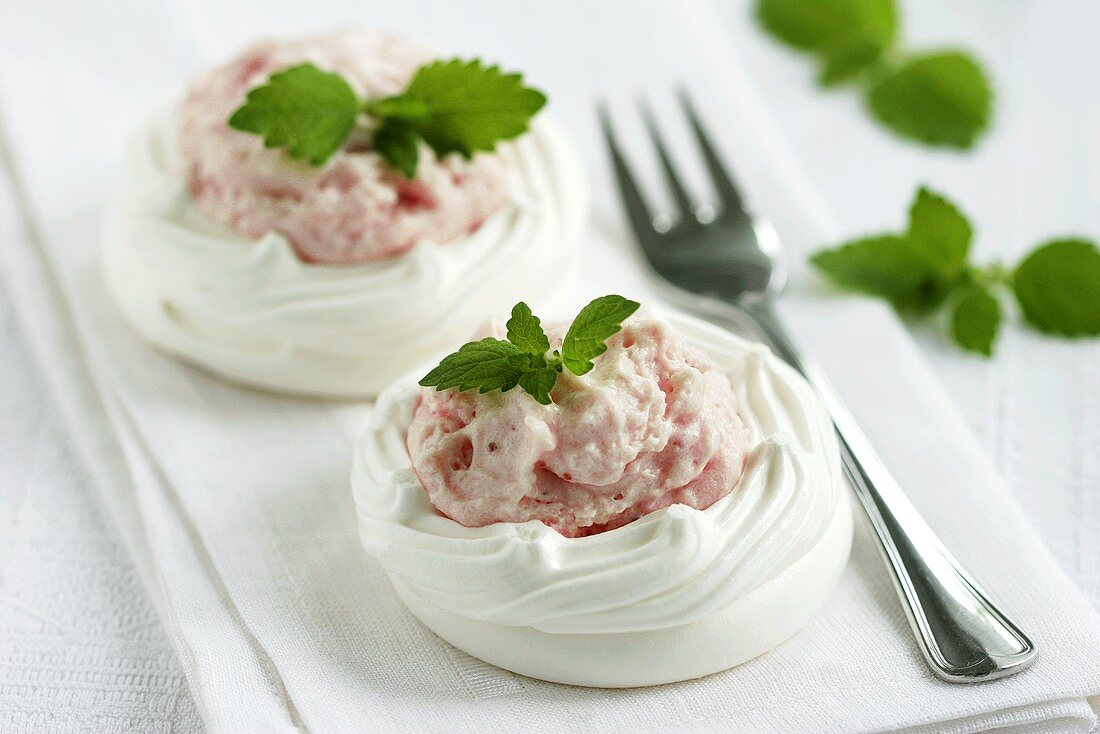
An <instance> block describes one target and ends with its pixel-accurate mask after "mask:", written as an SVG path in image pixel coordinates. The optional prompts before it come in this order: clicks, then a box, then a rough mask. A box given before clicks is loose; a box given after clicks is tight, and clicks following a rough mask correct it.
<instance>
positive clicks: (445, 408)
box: [408, 318, 748, 538]
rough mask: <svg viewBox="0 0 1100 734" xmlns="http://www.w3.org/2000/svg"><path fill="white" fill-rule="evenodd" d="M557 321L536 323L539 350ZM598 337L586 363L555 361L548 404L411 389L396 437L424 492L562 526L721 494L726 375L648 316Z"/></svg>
mask: <svg viewBox="0 0 1100 734" xmlns="http://www.w3.org/2000/svg"><path fill="white" fill-rule="evenodd" d="M565 332H566V329H565V327H564V326H559V327H556V328H552V329H550V330H549V343H550V347H551V349H559V350H560V349H561V346H562V341H563V339H564V338H565ZM482 335H483V336H494V337H498V338H503V337H504V336H505V330H504V327H503V325H497V326H495V327H489V328H488V329H485V330H483V332H482ZM607 346H608V348H607V352H606V353H605V354H604V355H603V356H601V357H600V358H599V360H598V361H597V362H596V364H595V367H594V368H593V369H592V370H591V371H590V372H588V373H587V374H585V375H583V376H577V375H574V374H572V373H571V372H568V371H564V372H563V373H562V375H561V378H559V379H558V380H557V384H556V385H555V387H554V389H553V392H552V393H551V395H552V398H553V402H552V403H551V404H550V405H541V404H539V403H538V402H537V401H535V400H532V399H531V396H530V395H528V394H527V393H526V392H524V391H522V390H510V391H508V392H504V393H500V392H490V393H486V394H478V393H475V392H469V391H467V392H457V391H455V390H449V391H446V392H437V391H430V390H425V392H424V394H422V395H421V397H420V400H419V402H418V404H417V406H416V409H415V411H414V412H413V417H412V422H411V424H410V425H409V431H408V446H409V455H410V456H411V457H412V465H413V468H414V470H415V471H416V474H417V477H418V478H419V479H420V483H421V484H422V485H423V486H424V489H425V490H426V491H427V493H428V496H429V498H430V499H431V502H432V504H433V505H435V507H436V508H437V509H438V510H439V511H440V512H442V513H443V514H444V515H446V516H448V517H450V518H452V519H454V520H455V521H457V522H459V523H460V524H462V525H465V526H467V527H480V526H482V525H489V524H492V523H495V522H526V521H528V520H538V521H541V522H543V523H545V524H546V525H548V526H549V527H551V528H554V529H555V530H557V531H558V532H560V533H561V534H562V535H564V536H565V537H569V538H572V537H579V536H584V535H591V534H593V533H599V532H602V531H605V530H611V529H613V528H617V527H619V526H622V525H625V524H627V523H629V522H631V521H633V520H636V519H637V518H639V517H641V516H643V515H647V514H649V513H651V512H654V511H656V510H659V509H661V508H664V507H668V506H669V505H673V504H681V505H687V506H688V507H694V508H696V509H699V510H703V509H706V508H707V507H710V506H711V505H712V504H714V502H716V501H717V500H719V499H721V498H722V497H725V496H726V495H727V494H729V492H730V491H731V490H732V489H733V488H734V486H735V485H736V484H737V480H738V478H739V477H740V476H741V470H742V467H743V465H744V459H745V453H746V451H747V449H748V431H747V430H746V429H745V427H744V424H743V423H742V422H741V419H740V417H739V416H738V415H737V400H736V398H735V397H734V394H733V390H732V388H731V386H730V382H729V378H728V377H727V376H726V375H725V374H723V373H722V372H721V371H719V370H718V369H716V368H715V367H714V366H713V365H712V364H711V363H710V361H709V360H708V359H707V358H706V356H705V355H704V354H702V353H701V352H700V351H699V350H697V349H694V348H693V347H691V346H689V345H688V344H687V343H686V342H685V341H684V339H683V338H682V337H681V336H679V335H678V334H676V333H674V332H673V331H672V329H671V328H670V327H669V326H668V325H667V324H665V323H664V322H662V321H658V320H656V319H652V318H633V319H631V320H630V321H628V322H627V323H626V324H625V325H624V326H623V328H622V331H620V332H619V333H618V334H615V335H614V336H612V337H611V338H610V339H609V340H608V342H607Z"/></svg>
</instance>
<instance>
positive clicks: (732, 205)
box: [676, 87, 746, 214]
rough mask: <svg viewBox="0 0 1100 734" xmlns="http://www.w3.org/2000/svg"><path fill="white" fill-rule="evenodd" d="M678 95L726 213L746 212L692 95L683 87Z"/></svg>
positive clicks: (739, 194) (678, 91)
mask: <svg viewBox="0 0 1100 734" xmlns="http://www.w3.org/2000/svg"><path fill="white" fill-rule="evenodd" d="M676 96H677V97H678V98H679V100H680V107H682V108H683V110H684V115H685V116H687V118H688V122H689V123H691V130H692V132H693V133H694V134H695V142H696V143H697V144H698V145H699V150H700V152H701V153H702V155H703V163H704V164H705V165H706V167H707V172H708V173H709V174H710V179H711V183H712V184H713V185H714V189H715V191H716V192H717V193H718V200H719V201H720V202H721V203H722V206H723V207H724V208H725V211H726V213H728V214H745V213H746V212H745V206H744V204H743V203H742V201H741V193H740V192H739V191H738V190H737V186H736V185H735V184H734V183H733V178H732V177H731V176H730V174H729V172H728V171H727V170H726V166H725V164H723V163H722V158H721V157H720V156H719V155H718V151H716V150H715V148H714V144H713V143H712V142H711V140H710V136H709V135H707V133H706V130H705V129H704V128H703V123H702V122H701V121H700V120H699V115H698V113H696V111H695V105H694V104H693V103H692V101H691V97H689V96H688V93H687V90H686V89H684V88H683V87H681V88H680V89H678V90H677V91H676Z"/></svg>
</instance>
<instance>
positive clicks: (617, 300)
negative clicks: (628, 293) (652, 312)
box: [561, 295, 640, 375]
mask: <svg viewBox="0 0 1100 734" xmlns="http://www.w3.org/2000/svg"><path fill="white" fill-rule="evenodd" d="M639 305H640V304H638V303H637V302H635V301H631V300H628V299H626V298H623V297H622V296H615V295H611V296H603V297H601V298H597V299H596V300H594V301H592V302H591V303H589V304H588V305H587V306H585V307H584V308H583V309H581V312H580V313H579V314H577V318H575V319H573V323H572V324H570V326H569V331H567V332H566V334H565V340H564V341H563V342H562V346H561V360H562V363H563V364H564V365H565V366H566V367H567V368H569V371H570V372H572V373H573V374H574V375H583V374H585V373H586V372H588V371H589V370H591V369H592V360H593V359H595V358H596V357H598V356H600V355H601V354H603V353H604V352H606V351H607V344H606V343H605V341H606V340H607V339H608V338H609V337H611V336H612V335H614V334H617V333H618V332H619V330H620V329H621V328H622V322H623V321H625V320H626V319H627V318H628V317H629V316H630V315H631V314H633V313H634V312H635V311H637V310H638V306H639Z"/></svg>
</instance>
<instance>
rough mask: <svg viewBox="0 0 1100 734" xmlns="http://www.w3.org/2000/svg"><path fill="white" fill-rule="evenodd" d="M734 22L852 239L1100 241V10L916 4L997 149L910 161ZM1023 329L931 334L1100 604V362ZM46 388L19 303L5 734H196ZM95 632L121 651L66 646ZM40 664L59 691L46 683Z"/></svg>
mask: <svg viewBox="0 0 1100 734" xmlns="http://www.w3.org/2000/svg"><path fill="white" fill-rule="evenodd" d="M721 5H722V6H723V7H722V12H723V14H724V17H726V18H727V20H728V31H729V36H730V42H731V44H733V45H734V47H735V48H736V50H737V52H738V53H739V55H740V56H741V57H742V59H743V60H745V61H746V63H747V65H748V67H749V69H750V70H751V72H752V74H753V75H754V78H755V79H756V81H757V84H758V87H759V88H760V91H761V93H762V94H763V95H764V97H765V98H766V99H767V101H768V103H769V105H770V107H771V111H772V113H773V116H774V118H775V119H776V120H777V122H778V124H779V125H780V126H781V128H782V129H783V132H784V134H785V135H786V137H787V138H788V140H789V141H790V143H791V146H792V147H793V149H794V151H795V153H796V155H797V157H798V158H799V159H800V161H801V162H802V163H803V165H804V167H805V168H806V170H807V171H808V173H809V174H810V176H811V177H812V179H813V180H814V182H815V184H816V185H817V187H818V189H819V190H820V191H821V192H822V194H823V195H824V197H825V198H826V200H827V202H828V204H829V206H830V207H831V209H832V211H833V213H834V214H835V215H836V217H837V219H838V220H839V221H840V222H841V224H842V226H843V228H844V230H845V232H846V233H848V234H851V235H857V234H864V233H868V232H871V231H876V230H880V229H896V228H899V227H900V226H901V225H902V223H903V221H904V216H905V211H906V209H907V207H908V204H909V200H910V198H911V196H912V194H913V191H914V190H915V187H916V186H917V185H918V184H919V183H926V184H928V185H930V186H932V187H934V188H937V189H939V190H941V191H943V192H944V193H946V194H948V195H949V196H951V197H952V198H953V199H955V200H956V201H957V202H958V203H959V204H960V205H961V206H962V208H963V209H964V210H965V211H966V212H967V213H968V214H969V215H970V216H971V218H972V220H973V221H974V223H975V225H976V231H977V237H976V242H975V251H976V255H977V256H978V257H979V258H982V259H994V258H1002V259H1004V260H1005V261H1008V262H1011V261H1014V260H1015V259H1016V258H1017V257H1018V256H1019V255H1020V254H1021V253H1022V252H1025V251H1026V250H1027V249H1029V248H1030V247H1032V246H1033V245H1034V244H1036V243H1038V242H1040V241H1042V240H1044V239H1045V238H1048V237H1051V236H1055V235H1062V234H1083V235H1086V236H1091V237H1100V210H1098V204H1100V93H1098V92H1097V89H1098V87H1097V84H1096V80H1095V79H1094V78H1093V76H1092V75H1093V74H1094V73H1095V70H1096V68H1097V64H1096V58H1095V51H1094V50H1093V49H1094V47H1093V45H1092V43H1093V41H1092V38H1091V37H1092V36H1093V35H1094V34H1095V29H1096V28H1097V27H1098V21H1100V9H1097V7H1096V5H1095V4H1093V3H1088V2H1085V1H1084V0H1082V1H1081V2H1077V3H1070V2H1042V3H1039V2H1024V1H1023V0H985V1H979V0H955V1H954V2H948V1H946V0H945V1H943V2H941V1H939V0H923V1H922V2H920V3H918V2H915V1H910V2H903V3H902V5H903V9H904V19H903V31H902V32H903V35H904V37H905V40H906V43H907V44H908V45H909V46H911V47H934V46H941V45H946V44H952V43H957V44H963V45H966V46H967V47H969V48H972V49H974V50H975V51H976V52H977V53H978V55H979V56H980V57H982V58H983V59H984V60H985V61H986V62H987V64H988V66H989V67H990V69H991V70H992V74H993V76H994V82H995V86H996V90H997V106H996V118H995V121H994V130H993V132H992V133H991V134H990V135H989V136H987V137H986V138H985V139H984V140H983V141H982V143H981V145H980V147H979V148H978V150H977V151H976V152H974V153H971V154H968V155H958V154H953V153H944V152H936V151H932V150H928V149H923V148H919V147H913V146H909V145H906V144H902V143H898V142H896V141H895V140H893V139H892V138H890V137H889V136H888V135H887V134H885V133H883V132H882V131H881V130H880V129H879V128H878V127H876V126H875V125H874V124H873V123H871V122H869V121H868V118H867V117H866V116H865V115H864V114H863V113H862V110H861V106H860V100H859V98H858V96H857V95H855V94H854V93H851V92H848V91H834V92H828V93H822V92H820V91H818V90H817V89H816V88H815V87H814V86H813V84H812V77H813V70H812V66H811V64H810V63H809V62H808V61H807V60H806V59H804V58H802V57H800V56H797V55H795V54H792V53H790V52H788V51H786V50H785V49H782V48H780V47H778V46H776V45H775V44H773V43H772V42H770V41H769V40H768V39H767V38H766V37H764V36H763V35H762V34H761V33H760V32H759V31H758V29H757V28H756V27H755V26H753V25H752V23H751V22H749V21H748V20H747V19H748V14H749V13H748V5H747V3H744V2H723V3H722V4H721ZM2 111H3V108H2V100H0V112H2ZM15 211H16V204H15V203H14V202H12V201H2V202H0V236H7V228H10V227H15V226H17V225H16V219H15V217H14V213H15ZM822 244H827V243H822ZM1012 321H1014V320H1013V319H1010V326H1009V327H1008V328H1006V329H1005V331H1004V333H1003V334H1002V338H1001V340H1000V342H999V343H998V349H997V356H996V357H995V358H994V359H993V360H990V361H986V360H981V359H979V358H975V357H971V356H969V355H966V354H963V353H962V352H960V351H958V350H956V349H955V348H954V347H952V346H951V345H950V344H949V343H948V342H947V341H946V340H945V339H944V338H943V336H942V334H943V329H942V324H940V323H937V322H936V320H935V319H932V320H930V321H929V322H927V323H922V324H915V325H914V326H913V331H914V333H915V334H916V335H917V337H918V339H919V340H920V342H921V345H922V347H923V351H924V352H925V354H926V356H927V357H928V359H929V360H930V361H931V362H932V364H933V366H934V367H935V369H936V371H937V372H938V373H939V375H940V376H941V378H942V380H943V381H944V383H945V384H946V385H947V387H948V389H949V390H950V391H951V393H952V394H953V395H954V397H955V399H956V401H957V403H958V404H959V406H960V408H961V410H962V411H963V413H964V415H965V416H966V417H967V419H968V421H969V423H970V425H971V426H972V427H973V428H974V430H975V431H976V432H977V433H978V435H979V436H980V437H981V438H982V440H983V442H984V444H985V445H986V447H987V450H988V451H989V453H990V454H991V455H992V456H993V457H994V458H995V460H996V461H997V463H998V464H999V465H1000V466H1002V467H1003V473H1004V475H1005V477H1006V478H1007V479H1008V481H1009V483H1010V484H1011V486H1012V488H1013V490H1014V491H1015V492H1016V494H1017V496H1018V497H1019V498H1020V501H1021V503H1022V504H1023V505H1024V507H1025V509H1026V510H1027V511H1028V512H1029V513H1030V514H1031V516H1032V517H1033V518H1034V521H1035V523H1036V525H1037V526H1038V527H1039V529H1040V530H1041V532H1042V533H1043V535H1044V537H1045V538H1046V540H1047V543H1048V545H1049V546H1050V548H1051V549H1052V550H1053V551H1054V553H1055V554H1056V555H1057V557H1058V558H1059V560H1060V561H1061V562H1062V564H1063V566H1064V567H1065V569H1066V570H1067V571H1068V572H1069V574H1070V575H1071V576H1072V577H1073V578H1074V579H1075V580H1076V581H1077V583H1078V584H1079V585H1080V586H1081V587H1082V589H1083V590H1084V591H1085V592H1086V594H1087V595H1089V597H1090V598H1091V599H1092V600H1093V602H1094V603H1100V568H1098V565H1100V532H1098V531H1100V494H1098V493H1100V459H1098V458H1097V448H1096V447H1097V444H1098V442H1100V416H1098V409H1100V405H1098V403H1100V395H1098V393H1100V343H1095V342H1093V343H1084V342H1078V343H1070V342H1063V341H1059V340H1053V339H1047V338H1044V337H1041V336H1038V335H1036V334H1034V333H1033V332H1030V331H1028V330H1026V329H1025V328H1023V327H1020V326H1018V325H1017V324H1015V323H1011V322H1012ZM35 373H36V369H35V366H34V364H33V361H32V360H31V358H30V356H29V354H28V352H27V350H26V348H25V347H24V346H23V343H22V337H21V335H20V334H19V333H18V331H17V329H16V328H15V327H14V326H13V323H12V319H11V315H10V313H9V308H8V305H7V303H6V302H5V301H0V412H2V414H3V415H5V416H18V417H19V418H20V420H18V421H7V422H5V423H3V426H4V428H3V429H2V430H3V434H2V436H3V437H2V440H0V466H3V470H2V472H3V473H2V474H0V568H3V573H2V575H0V712H2V713H0V729H3V730H5V731H6V730H9V729H20V728H30V727H33V726H34V725H35V723H36V722H37V723H38V724H39V726H40V727H44V726H45V722H47V721H48V722H50V723H51V724H52V725H53V726H54V727H58V726H69V727H71V728H73V729H78V730H79V729H83V730H126V729H128V728H131V729H133V728H142V729H143V730H148V728H149V727H155V728H159V729H161V730H164V731H172V730H176V731H191V730H194V729H195V728H196V727H197V726H198V720H197V717H196V715H195V712H194V706H193V703H192V702H191V700H190V697H189V695H188V693H187V691H186V687H185V684H184V681H183V679H182V675H181V673H180V672H179V668H178V665H177V664H176V663H175V660H174V657H173V653H172V650H171V646H170V645H169V643H168V641H167V640H166V639H165V638H164V636H163V634H162V633H161V632H160V630H159V627H158V625H157V621H156V616H155V614H154V613H153V611H152V610H151V608H150V606H149V605H148V603H147V602H146V601H145V600H144V597H143V592H142V590H141V588H140V585H139V584H138V583H137V580H136V577H135V575H134V573H133V571H132V569H131V567H130V566H129V564H128V561H127V559H126V557H125V554H124V552H123V550H122V549H121V546H120V544H119V543H117V542H114V541H112V538H113V530H112V528H110V527H109V525H108V524H107V523H106V522H105V521H104V520H103V519H102V518H101V517H100V514H99V510H98V508H97V505H96V502H95V498H94V495H92V494H91V488H90V484H89V483H88V482H87V480H86V478H85V477H84V476H83V474H82V472H81V470H80V469H79V467H78V465H77V463H76V462H75V460H73V457H71V456H70V455H69V454H68V450H67V447H66V442H65V437H64V435H63V434H62V432H61V431H60V428H59V423H58V421H57V419H56V418H55V416H54V415H53V413H52V408H51V406H50V403H49V399H48V396H47V395H46V393H45V390H44V387H43V386H42V385H41V383H40V382H39V381H38V379H37V377H36V374H35ZM30 558H34V559H35V562H34V563H33V564H32V563H29V562H26V561H27V560H28V559H30ZM42 559H48V560H49V561H50V562H51V564H50V566H49V567H50V568H51V569H53V570H54V572H53V573H51V574H50V575H49V576H48V577H43V576H42V575H41V574H38V575H35V576H34V577H28V576H26V575H21V573H20V569H21V568H23V567H26V566H31V565H33V566H36V567H38V568H41V567H43V566H42V565H41V564H42ZM89 578H90V579H92V583H89V582H88V579H89ZM77 582H79V583H81V584H83V585H84V586H85V587H86V588H87V589H88V592H87V596H86V598H85V600H84V603H83V604H82V605H80V606H79V607H78V608H72V607H68V606H66V607H65V608H58V606H57V605H56V604H54V603H53V600H54V598H55V597H58V596H61V594H59V593H58V591H59V590H60V589H64V588H65V587H66V586H67V585H70V584H73V583H77ZM90 632H91V633H94V634H95V636H96V637H97V638H98V639H99V640H101V644H102V645H103V646H105V650H96V651H94V652H89V651H87V650H82V649H80V648H79V647H76V648H74V647H72V646H71V645H67V644H66V640H67V639H70V638H73V639H81V640H85V639H86V638H87V637H88V636H89V633H90ZM105 652H106V654H107V655H108V656H109V657H112V659H115V660H117V671H115V672H114V673H113V674H104V673H103V671H102V670H101V669H100V666H97V668H96V671H95V672H94V673H93V672H92V671H91V670H90V669H89V668H88V667H87V666H85V665H82V661H83V660H86V659H95V660H97V661H101V660H102V659H103V656H104V653H105ZM58 656H61V657H63V658H64V659H65V660H66V664H67V667H66V668H65V670H66V672H64V673H62V674H59V673H57V672H56V671H57V667H58V666H57V665H56V664H55V663H56V658H57V657H58ZM47 660H48V661H49V663H50V664H49V665H48V666H47V665H45V662H46V661H47ZM39 663H42V665H41V668H42V669H45V668H47V667H48V668H49V669H50V670H51V671H52V672H51V675H53V676H59V675H60V677H59V678H56V679H54V680H50V681H42V680H40V679H38V677H37V676H38V673H37V671H38V669H39V668H38V665H39ZM43 683H48V684H49V685H42V684H43ZM32 691H34V692H36V693H34V695H31V692H32ZM93 710H94V711H95V713H93ZM138 722H140V725H139V724H138Z"/></svg>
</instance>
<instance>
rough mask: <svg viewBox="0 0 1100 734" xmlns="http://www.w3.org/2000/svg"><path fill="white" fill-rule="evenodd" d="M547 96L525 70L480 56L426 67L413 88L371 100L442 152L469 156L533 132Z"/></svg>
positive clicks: (376, 108)
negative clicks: (509, 69)
mask: <svg viewBox="0 0 1100 734" xmlns="http://www.w3.org/2000/svg"><path fill="white" fill-rule="evenodd" d="M545 104H546V95H544V94H543V93H542V92H540V91H539V90H537V89H533V88H531V87H527V86H524V84H523V77H522V75H520V74H514V73H505V72H502V71H501V70H500V67H498V66H485V65H484V64H483V63H482V62H481V61H480V60H479V59H474V60H472V61H463V60H461V59H451V60H449V61H435V62H433V63H430V64H427V65H426V66H422V67H420V69H418V70H417V72H416V75H415V76H414V77H413V79H412V81H411V82H410V83H409V86H408V88H406V90H405V91H404V92H403V93H402V94H400V95H395V96H394V97H389V98H386V99H382V100H378V101H377V102H374V103H371V104H368V106H367V109H368V111H371V112H373V113H374V114H377V115H380V116H381V117H382V118H383V119H386V118H387V117H400V118H401V119H404V120H406V121H407V122H408V123H409V124H410V125H411V126H412V127H413V128H414V129H415V130H416V131H417V132H418V133H419V134H420V136H421V137H423V139H424V141H425V142H427V143H428V145H429V146H431V148H432V150H434V151H435V153H436V154H437V155H439V156H443V155H446V154H448V153H460V154H461V155H463V156H465V157H466V158H469V157H471V156H472V155H473V154H474V153H475V152H476V151H489V150H493V149H494V148H495V147H496V144H497V143H498V142H500V141H502V140H510V139H512V138H515V137H518V136H519V135H522V134H523V133H525V132H527V129H528V127H529V124H530V121H531V118H532V117H534V116H535V114H536V113H537V112H538V111H539V110H541V109H542V107H543V106H544V105H545Z"/></svg>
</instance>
